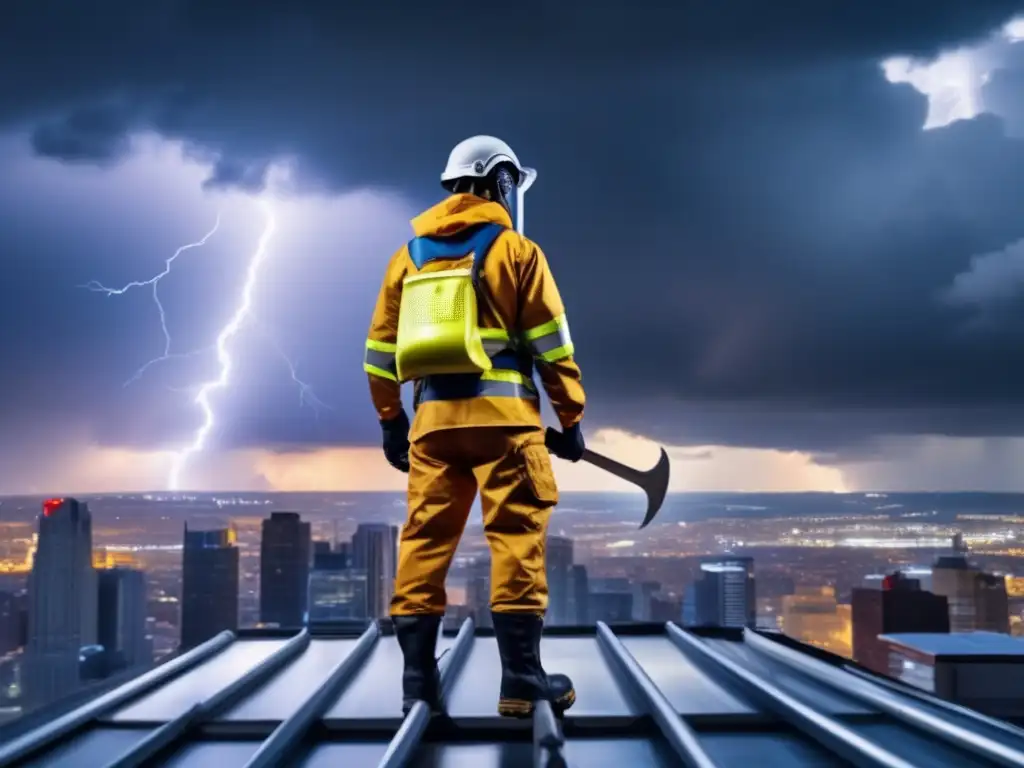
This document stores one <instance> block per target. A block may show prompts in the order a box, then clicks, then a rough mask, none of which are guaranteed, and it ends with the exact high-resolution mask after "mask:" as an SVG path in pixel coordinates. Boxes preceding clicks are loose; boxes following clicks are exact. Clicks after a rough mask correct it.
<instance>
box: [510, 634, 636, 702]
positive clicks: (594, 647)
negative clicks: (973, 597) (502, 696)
mask: <svg viewBox="0 0 1024 768" xmlns="http://www.w3.org/2000/svg"><path fill="white" fill-rule="evenodd" d="M541 658H542V659H543V662H544V669H545V670H546V671H548V672H560V673H562V674H564V675H568V676H569V677H571V678H572V681H573V685H574V686H575V688H576V704H575V705H574V706H573V708H572V709H570V710H569V711H568V712H567V713H566V717H567V718H568V717H573V716H601V715H604V716H608V715H619V716H621V715H637V714H640V712H639V711H638V710H637V708H636V706H635V705H634V704H633V702H631V701H630V700H629V699H627V698H626V695H625V691H624V690H623V688H622V686H620V684H619V681H618V677H617V676H616V674H615V672H614V671H613V670H612V668H611V667H609V666H608V661H607V660H606V659H605V657H604V654H603V653H602V652H601V647H600V646H599V645H598V644H597V639H596V638H594V637H552V638H545V640H544V642H543V643H542V644H541ZM491 711H493V710H491Z"/></svg>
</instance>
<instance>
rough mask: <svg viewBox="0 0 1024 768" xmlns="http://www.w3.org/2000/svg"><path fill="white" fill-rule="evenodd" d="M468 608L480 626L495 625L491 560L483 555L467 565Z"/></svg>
mask: <svg viewBox="0 0 1024 768" xmlns="http://www.w3.org/2000/svg"><path fill="white" fill-rule="evenodd" d="M466 608H468V609H469V615H470V616H472V617H473V621H475V622H476V625H477V626H478V627H493V626H494V621H493V619H492V618H491V560H490V558H489V557H481V558H479V559H477V560H474V561H472V562H471V563H469V564H468V565H467V566H466Z"/></svg>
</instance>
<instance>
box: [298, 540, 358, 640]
mask: <svg viewBox="0 0 1024 768" xmlns="http://www.w3.org/2000/svg"><path fill="white" fill-rule="evenodd" d="M347 559H348V558H347V557H346V555H345V553H344V552H323V551H321V552H318V553H317V555H316V559H315V560H314V563H313V568H312V570H311V571H310V572H309V601H308V606H309V608H308V617H307V621H308V623H309V624H320V623H325V622H339V621H354V620H359V619H366V618H368V602H367V599H368V598H367V595H368V593H369V587H368V583H367V578H366V572H365V571H363V570H361V569H355V568H349V567H347V566H348V563H347Z"/></svg>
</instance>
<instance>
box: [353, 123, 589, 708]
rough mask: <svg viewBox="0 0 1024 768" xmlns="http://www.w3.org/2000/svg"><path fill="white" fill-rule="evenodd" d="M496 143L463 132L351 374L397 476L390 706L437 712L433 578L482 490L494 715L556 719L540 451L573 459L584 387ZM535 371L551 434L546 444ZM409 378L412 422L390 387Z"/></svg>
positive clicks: (559, 689) (440, 583) (439, 603)
mask: <svg viewBox="0 0 1024 768" xmlns="http://www.w3.org/2000/svg"><path fill="white" fill-rule="evenodd" d="M536 175H537V174H536V171H534V170H533V169H531V168H526V167H523V166H522V165H521V164H520V163H519V160H518V159H517V157H516V155H515V153H514V152H513V151H512V149H511V148H510V147H509V146H508V145H507V144H506V143H505V142H503V141H501V140H500V139H496V138H494V137H491V136H474V137H472V138H469V139H466V140H465V141H463V142H461V143H459V144H458V145H457V146H456V147H455V148H454V149H453V150H452V152H451V154H450V156H449V158H448V165H447V167H446V168H445V170H444V172H443V173H442V174H441V183H442V186H443V187H444V189H445V190H446V191H447V192H448V193H449V196H448V197H447V198H446V199H445V200H443V201H442V202H440V203H438V204H437V205H435V206H434V207H432V208H430V209H429V210H427V211H425V212H424V213H422V214H421V215H419V216H417V217H416V218H415V219H413V220H412V228H413V232H414V234H415V237H414V238H413V239H412V240H411V241H409V243H408V244H407V245H404V246H402V247H401V248H400V249H399V250H398V251H397V252H396V253H395V255H394V256H393V257H392V259H391V262H390V264H389V265H388V267H387V271H386V274H385V277H384V282H383V285H382V287H381V290H380V294H379V296H378V299H377V305H376V308H375V310H374V314H373V320H372V323H371V326H370V332H369V336H368V339H367V342H366V353H365V361H364V368H365V370H366V372H367V373H368V374H369V379H370V392H371V396H372V399H373V403H374V406H375V408H376V410H377V413H378V416H379V418H380V424H381V429H382V432H383V447H384V454H385V456H386V458H387V460H388V462H389V463H390V464H391V465H392V466H394V467H395V468H396V469H399V470H401V471H402V472H407V473H408V474H409V479H408V505H409V506H408V518H407V520H406V523H405V525H404V527H403V528H402V534H401V539H400V544H399V555H398V569H397V576H396V579H395V593H394V598H393V599H392V602H391V615H392V618H393V621H394V625H395V631H396V634H397V636H398V642H399V644H400V646H401V648H402V653H403V655H404V661H405V667H404V674H403V678H402V680H403V710H404V711H408V709H409V707H410V706H412V703H413V702H415V701H417V700H420V701H425V702H427V703H428V704H429V705H430V706H431V708H432V709H433V710H434V711H442V710H443V706H444V705H443V702H442V701H441V690H440V680H439V677H438V672H437V664H436V661H435V644H436V639H437V635H438V630H439V626H440V623H441V619H442V616H443V614H444V610H445V604H446V599H445V598H446V596H445V578H446V576H447V573H448V568H449V566H450V565H451V561H452V556H453V555H454V553H455V549H456V547H457V546H458V543H459V539H460V538H461V536H462V532H463V530H464V528H465V526H466V521H467V518H468V516H469V512H470V507H471V505H472V503H473V501H474V499H475V497H476V494H477V492H478V491H479V492H480V496H481V507H482V512H483V523H484V533H485V535H486V537H487V542H488V545H489V547H490V552H491V595H490V598H491V600H490V609H491V614H492V618H493V622H494V630H495V636H496V638H497V644H498V652H499V655H500V658H501V666H502V676H501V691H500V694H499V698H498V712H499V713H500V714H501V715H504V716H508V717H528V716H530V714H531V713H532V711H533V707H534V702H535V701H539V700H542V699H546V700H548V701H550V702H551V703H552V706H553V708H554V710H555V712H556V713H558V714H562V713H564V711H565V710H566V709H568V708H569V707H570V706H572V704H573V702H574V701H575V698H576V694H575V691H574V690H573V686H572V682H571V681H570V680H569V678H568V677H567V676H565V675H558V674H546V673H545V671H544V668H543V666H542V664H541V659H540V638H541V629H542V627H543V621H544V614H545V611H546V609H547V605H548V585H547V578H546V574H545V543H546V538H547V528H548V520H549V518H550V516H551V512H552V508H553V507H554V506H555V504H556V503H557V502H558V490H557V487H556V485H555V479H554V474H553V472H552V467H551V459H550V457H549V454H548V451H549V450H550V451H551V452H552V453H554V454H555V455H556V456H559V457H561V458H563V459H566V460H568V461H579V460H580V458H581V457H582V455H583V450H584V440H583V434H582V432H581V429H580V420H581V418H582V416H583V407H584V401H585V398H584V392H583V387H582V383H581V375H580V369H579V367H578V366H577V365H576V363H575V361H574V360H573V344H572V339H571V337H570V335H569V326H568V324H567V322H566V317H565V308H564V306H563V304H562V299H561V297H560V296H559V292H558V288H557V287H556V285H555V281H554V278H553V277H552V274H551V270H550V268H549V266H548V262H547V259H546V257H545V255H544V253H543V251H541V249H540V248H539V247H538V246H537V244H536V243H534V242H532V241H531V240H529V239H528V238H526V237H524V236H523V234H522V231H523V213H524V210H523V196H524V193H525V192H526V190H527V189H528V188H529V187H530V185H531V184H532V183H533V181H534V180H535V179H536ZM534 373H536V374H537V375H538V376H539V379H540V382H541V384H542V385H543V388H544V390H545V392H546V394H547V396H548V398H549V400H550V401H551V404H552V406H553V408H554V411H555V413H556V414H557V416H558V419H559V421H560V422H561V426H562V431H561V432H560V433H557V434H556V435H555V436H554V438H552V439H549V441H548V444H547V445H545V433H544V429H543V426H542V421H541V412H540V397H539V393H538V390H537V386H536V384H535V380H534ZM405 381H412V382H414V387H413V402H414V412H415V415H414V419H413V423H412V425H411V430H410V424H409V419H408V417H407V415H406V413H405V411H404V409H403V406H402V400H401V396H400V394H401V392H400V389H401V383H402V382H405Z"/></svg>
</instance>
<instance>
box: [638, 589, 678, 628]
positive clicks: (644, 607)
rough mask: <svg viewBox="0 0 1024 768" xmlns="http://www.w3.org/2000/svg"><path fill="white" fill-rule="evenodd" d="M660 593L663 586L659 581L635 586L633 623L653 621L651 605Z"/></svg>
mask: <svg viewBox="0 0 1024 768" xmlns="http://www.w3.org/2000/svg"><path fill="white" fill-rule="evenodd" d="M659 592H661V584H660V583H659V582H657V581H641V582H638V583H636V584H634V585H633V621H653V619H652V613H651V605H652V602H653V600H654V597H655V595H657V594H658V593H659ZM676 618H677V617H676Z"/></svg>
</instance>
